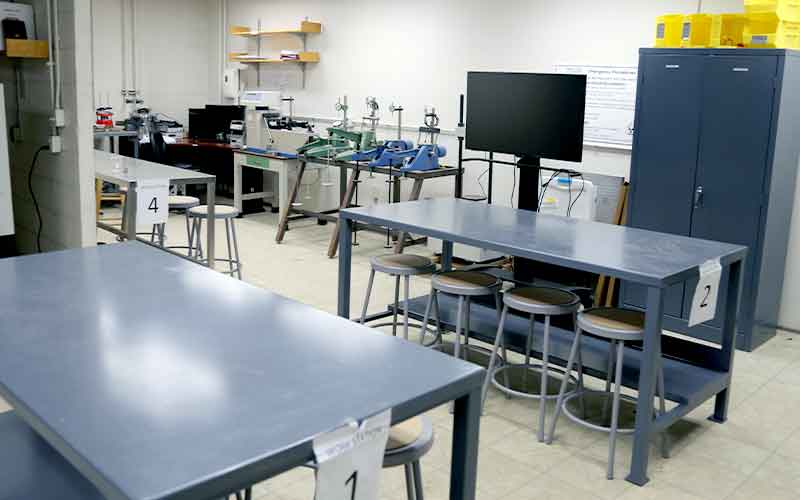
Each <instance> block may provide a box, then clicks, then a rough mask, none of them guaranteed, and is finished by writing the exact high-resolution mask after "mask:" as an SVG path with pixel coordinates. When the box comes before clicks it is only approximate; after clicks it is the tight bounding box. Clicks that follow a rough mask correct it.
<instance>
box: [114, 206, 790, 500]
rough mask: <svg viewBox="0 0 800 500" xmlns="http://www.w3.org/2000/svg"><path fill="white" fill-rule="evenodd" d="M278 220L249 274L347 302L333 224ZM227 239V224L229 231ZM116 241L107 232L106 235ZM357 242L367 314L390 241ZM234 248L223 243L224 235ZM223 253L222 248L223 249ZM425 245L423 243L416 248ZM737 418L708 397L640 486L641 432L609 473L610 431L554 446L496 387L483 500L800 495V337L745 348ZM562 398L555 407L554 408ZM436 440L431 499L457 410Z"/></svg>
mask: <svg viewBox="0 0 800 500" xmlns="http://www.w3.org/2000/svg"><path fill="white" fill-rule="evenodd" d="M182 224H183V222H182V219H180V218H173V219H172V220H171V221H170V227H169V230H168V234H169V235H170V236H171V243H173V244H179V243H178V242H179V241H184V240H185V236H184V233H185V229H183V226H182ZM276 224H277V217H276V216H275V215H269V214H264V215H256V216H250V217H247V218H245V219H241V220H237V230H238V233H239V238H240V249H241V252H242V259H243V262H244V267H243V272H244V278H245V279H246V280H247V281H249V282H250V283H253V284H256V285H259V286H262V287H264V288H267V289H270V290H274V291H276V292H278V293H280V294H283V295H286V296H289V297H292V298H294V299H297V300H299V301H302V302H305V303H308V304H311V305H314V306H316V307H318V308H320V309H323V310H326V311H330V312H335V310H336V276H337V261H336V260H330V259H328V258H327V257H326V249H327V245H328V238H329V236H330V231H331V230H332V226H330V225H329V226H324V227H321V226H317V225H316V224H315V223H314V222H312V221H303V222H299V223H297V224H295V226H294V229H292V230H291V231H290V232H289V233H287V237H286V240H285V242H284V243H283V244H282V245H277V244H276V243H275V242H274V236H275V229H276ZM217 234H218V235H219V236H220V238H224V233H223V232H222V231H221V230H219V231H218V233H217ZM100 237H101V238H103V239H107V238H106V236H104V235H101V236H100ZM359 242H360V245H359V246H357V247H355V248H354V258H353V266H354V267H353V287H352V288H353V301H352V310H353V311H359V310H360V304H361V301H362V300H363V293H364V290H365V289H366V282H367V278H368V271H369V267H368V259H369V257H371V256H373V255H376V254H379V253H381V252H385V251H386V250H385V249H384V246H383V244H384V242H385V238H381V237H380V236H378V235H368V234H363V233H362V234H360V235H359ZM218 248H219V249H220V250H223V251H224V243H223V240H222V239H220V240H219V246H218ZM218 251H219V250H218ZM413 251H414V252H418V253H425V249H424V248H419V247H417V248H416V249H414V250H413ZM381 278H382V277H380V276H379V277H378V279H376V287H375V291H374V295H373V300H372V301H371V304H372V306H371V308H370V309H371V310H372V311H378V310H380V309H382V308H384V307H385V304H387V303H389V302H390V300H391V298H392V294H393V286H392V282H391V280H389V279H388V278H386V277H383V279H381ZM427 287H428V284H427V282H426V280H425V279H415V280H413V282H412V293H424V292H427ZM731 403H732V404H731V411H730V420H729V421H728V422H727V423H726V424H725V425H717V424H713V423H711V422H709V421H708V420H706V417H707V416H708V415H710V413H711V403H707V404H706V405H704V406H703V407H701V408H699V409H698V410H696V411H695V412H693V413H691V414H690V415H688V416H687V417H686V418H685V419H684V420H683V421H682V422H680V423H679V424H676V425H675V426H673V428H671V429H670V441H671V444H672V447H671V452H672V455H671V458H669V459H666V460H665V459H662V458H661V457H660V455H659V454H658V453H657V449H656V447H655V446H653V447H652V453H651V462H650V474H649V475H650V479H651V481H650V483H649V484H647V485H646V486H645V487H643V488H638V487H636V486H633V485H632V484H630V483H628V482H626V481H625V480H624V477H625V474H626V472H627V467H628V465H629V463H630V450H631V438H630V437H622V438H620V440H619V443H618V447H617V450H618V451H617V473H616V476H617V478H616V479H615V480H613V481H608V480H606V479H605V466H606V454H607V441H606V439H605V438H606V436H605V435H604V434H600V433H596V432H593V431H589V430H585V429H583V428H580V427H578V426H576V425H574V424H572V423H570V422H568V421H567V420H566V419H562V420H561V421H560V422H559V427H558V430H557V439H556V441H555V442H554V443H553V445H552V446H546V445H544V444H540V443H538V442H537V441H536V434H535V433H536V425H537V422H538V404H537V403H535V402H532V401H521V400H515V399H506V398H505V397H503V396H501V395H500V394H499V393H498V392H496V391H495V392H493V393H492V394H491V396H490V399H489V403H488V408H487V411H486V414H485V416H484V417H483V419H482V422H481V438H480V459H479V461H480V463H479V469H478V498H479V499H481V500H498V499H515V500H524V499H534V498H536V499H545V498H559V499H572V498H598V499H612V498H621V499H626V500H627V499H636V498H642V499H700V498H705V499H726V498H729V499H746V498H758V499H778V498H780V499H784V498H785V499H789V498H800V336H794V337H793V336H791V335H790V334H781V335H779V336H778V337H777V338H776V339H774V340H773V341H772V342H770V343H769V344H767V345H766V346H764V347H763V348H761V349H760V350H759V351H758V352H756V353H742V352H739V353H737V355H736V361H735V372H734V386H733V391H732V401H731ZM552 413H553V407H552V404H551V405H550V407H549V411H548V414H549V415H548V416H550V415H552ZM431 417H432V419H433V421H434V423H435V429H436V444H435V446H434V448H433V450H432V451H431V452H430V453H429V454H428V455H427V456H426V457H425V458H424V459H423V476H424V483H425V493H426V498H427V499H429V500H439V499H445V498H447V492H448V485H449V469H448V467H449V463H450V444H451V439H450V433H451V418H450V415H449V413H448V412H447V411H446V409H444V408H439V409H438V410H436V411H433V412H431ZM313 487H314V484H313V476H312V473H311V472H310V471H308V470H295V471H292V472H290V473H287V474H284V475H283V476H280V477H278V478H274V479H272V480H270V481H268V482H267V483H264V484H261V485H258V487H257V488H256V491H255V493H256V494H255V496H256V498H259V499H276V500H293V499H298V500H300V499H302V500H311V499H312V498H313ZM382 498H384V499H402V498H405V488H404V482H403V474H402V469H396V470H387V471H385V472H384V475H383V479H382Z"/></svg>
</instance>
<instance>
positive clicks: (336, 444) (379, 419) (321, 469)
mask: <svg viewBox="0 0 800 500" xmlns="http://www.w3.org/2000/svg"><path fill="white" fill-rule="evenodd" d="M391 421H392V412H391V410H387V411H385V412H383V413H380V414H378V415H375V416H374V417H370V418H368V419H366V420H364V421H363V422H362V423H361V425H358V424H356V423H355V422H351V423H350V424H348V425H345V426H344V427H340V428H338V429H336V430H334V431H332V432H329V433H327V434H323V435H322V436H319V437H317V438H316V439H314V456H315V457H316V459H317V487H316V491H315V494H314V500H375V499H376V498H378V486H379V480H380V474H381V469H382V467H383V454H384V451H385V449H386V441H387V440H388V439H389V427H390V426H391Z"/></svg>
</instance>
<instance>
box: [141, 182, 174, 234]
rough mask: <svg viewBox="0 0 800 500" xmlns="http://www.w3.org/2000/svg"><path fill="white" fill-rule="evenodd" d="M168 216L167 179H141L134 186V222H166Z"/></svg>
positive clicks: (147, 223) (149, 224) (147, 224)
mask: <svg viewBox="0 0 800 500" xmlns="http://www.w3.org/2000/svg"><path fill="white" fill-rule="evenodd" d="M168 216H169V181H168V180H166V179H154V180H143V181H141V182H140V183H139V185H138V187H137V188H136V224H137V225H141V226H152V225H153V224H163V223H165V222H167V217H168Z"/></svg>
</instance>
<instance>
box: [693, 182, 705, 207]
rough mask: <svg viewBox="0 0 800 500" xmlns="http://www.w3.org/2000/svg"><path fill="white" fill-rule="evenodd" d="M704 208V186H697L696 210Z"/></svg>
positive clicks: (695, 195) (695, 196) (695, 194)
mask: <svg viewBox="0 0 800 500" xmlns="http://www.w3.org/2000/svg"><path fill="white" fill-rule="evenodd" d="M702 206H703V186H697V190H696V191H695V192H694V208H701V207H702Z"/></svg>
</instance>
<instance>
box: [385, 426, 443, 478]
mask: <svg viewBox="0 0 800 500" xmlns="http://www.w3.org/2000/svg"><path fill="white" fill-rule="evenodd" d="M432 447H433V424H432V423H431V420H430V418H428V417H427V416H419V417H414V418H410V419H408V420H406V421H405V422H402V423H400V424H397V425H395V426H393V427H392V428H391V429H389V440H388V441H387V442H386V451H385V453H384V456H383V466H384V467H396V466H399V465H405V464H408V463H411V462H414V461H416V460H419V459H420V458H422V456H423V455H425V454H426V453H428V451H430V449H431V448H432Z"/></svg>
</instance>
